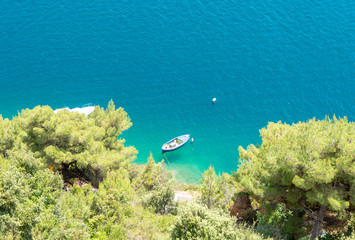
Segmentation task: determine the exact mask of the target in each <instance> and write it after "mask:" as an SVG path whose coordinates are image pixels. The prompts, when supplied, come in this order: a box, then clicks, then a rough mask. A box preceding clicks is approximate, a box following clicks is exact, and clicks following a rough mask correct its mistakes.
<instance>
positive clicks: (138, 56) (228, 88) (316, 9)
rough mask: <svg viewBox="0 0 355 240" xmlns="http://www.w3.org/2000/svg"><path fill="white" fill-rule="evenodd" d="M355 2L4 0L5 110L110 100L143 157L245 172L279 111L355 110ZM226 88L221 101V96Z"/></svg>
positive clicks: (289, 117)
mask: <svg viewBox="0 0 355 240" xmlns="http://www.w3.org/2000/svg"><path fill="white" fill-rule="evenodd" d="M354 16H355V6H354V4H353V3H352V2H351V1H345V0H340V1H330V0H325V1H319V2H315V1H311V2H309V1H300V0H295V1H281V0H270V1H186V0H182V1H143V2H139V1H109V0H106V1H97V0H91V1H82V0H79V1H69V2H68V1H44V0H37V1H10V0H5V1H3V2H2V6H1V8H0V83H1V87H0V112H1V113H2V114H3V116H5V117H12V116H14V115H16V114H17V111H18V110H19V109H22V108H26V107H27V108H32V107H34V106H36V105H50V106H52V107H53V108H60V107H63V106H69V107H71V108H73V107H80V106H82V105H84V104H87V103H92V104H94V105H102V106H103V105H106V104H107V102H108V101H109V100H110V99H111V98H112V99H113V100H114V101H115V103H116V105H117V106H122V107H123V108H125V110H126V111H127V112H128V114H129V116H130V117H131V119H132V121H133V127H132V128H131V129H130V130H128V131H127V132H125V133H124V135H123V137H124V138H126V140H127V144H128V145H134V146H135V147H136V148H137V149H138V150H139V155H138V159H137V162H139V163H143V162H145V161H146V159H147V157H148V156H149V153H150V152H152V153H153V155H154V158H155V159H156V160H161V159H162V157H163V156H162V155H161V152H160V148H161V145H162V144H163V143H164V142H166V141H167V140H169V139H171V138H172V137H174V136H178V135H182V134H185V133H191V135H192V137H193V138H194V139H195V141H194V144H191V143H188V144H187V145H186V146H184V147H183V148H182V149H180V150H178V151H176V152H173V153H168V154H166V157H167V162H168V167H169V169H172V170H175V171H176V174H177V178H178V179H180V180H183V181H186V182H197V181H198V179H199V177H200V173H201V172H202V171H203V170H204V169H206V168H207V167H208V166H209V165H210V164H212V165H214V166H215V167H216V169H217V171H226V172H230V171H234V170H236V169H237V164H238V151H237V148H238V146H239V145H242V146H244V147H246V146H247V145H249V144H251V143H254V144H255V143H259V142H260V137H259V132H258V131H259V129H260V128H262V127H264V126H266V125H267V123H268V121H278V120H281V121H285V122H287V123H293V122H298V121H306V120H307V119H309V118H312V117H314V116H315V117H317V118H324V116H325V115H330V116H332V115H333V114H336V115H337V116H348V118H349V119H350V120H352V121H354V118H355V108H354V103H355V99H354V91H355V84H354V82H355V81H354V77H355V54H354V53H355V51H354V49H355V44H354V43H355V37H354V36H355V25H354V22H355V21H354V20H355V19H354ZM213 97H216V98H217V103H216V104H215V105H212V104H211V99H212V98H213Z"/></svg>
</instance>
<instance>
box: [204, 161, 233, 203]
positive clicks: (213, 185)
mask: <svg viewBox="0 0 355 240" xmlns="http://www.w3.org/2000/svg"><path fill="white" fill-rule="evenodd" d="M233 182H234V181H233V178H232V177H231V176H230V175H229V174H227V173H223V174H222V175H217V174H216V171H215V169H214V167H213V166H210V167H209V168H208V169H207V170H206V171H205V172H204V173H202V178H201V179H200V183H201V187H200V191H201V196H200V199H199V200H200V202H201V203H202V204H204V205H206V206H207V207H208V208H211V207H222V208H228V207H229V206H230V204H231V201H232V197H233V195H234V188H235V187H234V183H233Z"/></svg>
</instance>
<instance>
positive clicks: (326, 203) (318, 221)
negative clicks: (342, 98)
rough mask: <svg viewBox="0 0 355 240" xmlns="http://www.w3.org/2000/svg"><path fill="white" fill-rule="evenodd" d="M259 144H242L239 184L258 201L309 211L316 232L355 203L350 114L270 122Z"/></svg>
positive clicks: (353, 136)
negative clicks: (331, 215) (329, 217)
mask: <svg viewBox="0 0 355 240" xmlns="http://www.w3.org/2000/svg"><path fill="white" fill-rule="evenodd" d="M260 135H261V138H262V144H261V146H260V147H256V146H254V145H250V146H248V148H247V149H246V150H245V149H243V148H242V147H240V148H239V154H240V157H241V159H242V161H241V165H240V166H239V169H238V173H237V180H238V183H239V186H240V188H242V189H244V190H245V191H247V192H248V193H249V194H250V195H251V196H252V199H253V202H254V206H256V207H258V206H261V205H262V204H265V203H280V202H284V203H286V204H287V206H289V207H290V208H292V207H297V208H300V209H302V210H304V211H305V212H306V213H307V214H308V216H309V217H310V218H311V220H312V221H313V229H312V237H311V239H315V238H316V237H317V236H318V235H319V233H320V230H321V228H322V223H323V220H324V217H325V215H326V214H327V213H328V212H329V213H331V212H332V213H335V214H340V213H343V212H345V211H347V210H351V209H353V208H354V206H355V205H354V204H355V165H354V162H355V124H354V123H353V122H348V120H347V118H342V119H337V118H335V117H334V118H333V119H329V118H326V119H324V120H315V119H312V120H309V121H308V122H303V123H302V122H300V123H297V124H293V125H288V124H283V123H281V122H278V123H269V125H268V126H267V128H263V129H262V130H261V131H260Z"/></svg>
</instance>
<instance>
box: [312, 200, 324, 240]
mask: <svg viewBox="0 0 355 240" xmlns="http://www.w3.org/2000/svg"><path fill="white" fill-rule="evenodd" d="M324 215H325V207H324V206H321V207H320V209H319V212H318V215H317V217H316V219H315V220H314V224H313V229H312V235H311V240H314V239H316V238H317V237H318V236H319V234H320V231H321V230H322V225H323V220H324Z"/></svg>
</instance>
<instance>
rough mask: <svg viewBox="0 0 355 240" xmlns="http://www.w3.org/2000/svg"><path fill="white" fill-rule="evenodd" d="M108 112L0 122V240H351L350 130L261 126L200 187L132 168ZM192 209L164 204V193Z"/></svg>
mask: <svg viewBox="0 0 355 240" xmlns="http://www.w3.org/2000/svg"><path fill="white" fill-rule="evenodd" d="M131 125H132V123H131V122H130V119H129V118H128V116H127V113H126V112H125V111H124V110H123V109H122V108H118V109H116V107H115V105H114V103H113V102H112V101H110V102H109V104H108V107H107V108H106V109H103V108H100V107H96V108H95V110H94V112H93V113H91V114H90V115H89V116H85V115H83V114H79V113H75V112H69V111H66V110H63V111H60V112H58V113H57V114H55V113H54V112H53V110H52V109H51V108H50V107H48V106H43V107H36V108H34V109H32V110H28V109H26V110H23V111H22V112H21V113H19V115H18V116H17V117H14V118H13V119H12V120H8V119H3V118H1V117H0V239H265V238H274V239H300V238H302V237H304V238H305V239H309V238H311V239H315V237H316V236H318V235H319V234H320V233H321V230H325V231H326V232H327V234H326V235H325V234H322V237H321V238H322V239H339V238H344V239H352V237H353V235H352V229H353V228H354V226H355V218H354V217H353V212H354V211H353V210H354V203H355V202H354V197H355V185H354V183H355V169H354V165H353V162H354V161H355V125H354V123H352V122H348V121H347V119H346V118H344V119H335V118H334V119H328V118H327V119H325V120H322V121H316V120H314V119H313V120H310V121H308V122H306V123H298V124H294V125H292V126H290V125H287V124H282V123H270V124H269V125H268V126H267V128H265V129H262V130H261V136H262V144H261V145H260V146H258V147H256V146H253V145H250V146H249V147H248V148H247V149H246V150H244V149H242V148H240V156H241V162H240V167H239V170H238V172H235V173H232V174H231V175H229V174H226V173H223V174H217V173H216V172H215V170H214V168H213V167H212V166H211V167H210V168H209V169H207V170H206V171H205V172H204V173H203V174H202V176H201V180H200V186H185V185H181V183H177V182H176V181H175V180H174V176H173V174H172V173H171V172H169V171H167V170H166V169H165V167H164V164H165V163H164V162H159V163H156V162H155V161H154V158H153V156H150V157H149V158H148V159H147V164H145V165H138V164H134V163H132V161H134V160H135V158H136V155H137V150H136V149H135V148H134V147H128V146H125V145H124V143H125V141H124V139H121V138H120V134H121V133H122V131H125V130H127V129H128V128H129V127H130V126H131ZM177 190H180V191H182V190H184V191H190V192H191V194H192V195H193V196H194V200H193V201H190V202H178V201H174V196H175V191H177Z"/></svg>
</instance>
